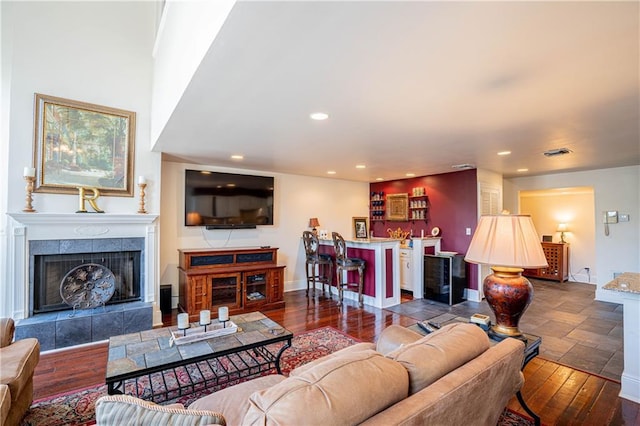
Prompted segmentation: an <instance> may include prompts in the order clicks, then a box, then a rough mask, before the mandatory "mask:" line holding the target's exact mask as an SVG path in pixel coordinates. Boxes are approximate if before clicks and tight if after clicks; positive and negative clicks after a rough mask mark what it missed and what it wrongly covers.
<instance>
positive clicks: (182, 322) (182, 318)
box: [178, 314, 189, 330]
mask: <svg viewBox="0 0 640 426" xmlns="http://www.w3.org/2000/svg"><path fill="white" fill-rule="evenodd" d="M178 328H179V329H181V330H183V329H185V328H189V314H178Z"/></svg>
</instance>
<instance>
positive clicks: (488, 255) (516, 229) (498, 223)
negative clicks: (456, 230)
mask: <svg viewBox="0 0 640 426" xmlns="http://www.w3.org/2000/svg"><path fill="white" fill-rule="evenodd" d="M464 260H466V261H467V262H470V263H478V264H485V265H490V266H491V270H492V271H493V273H492V274H490V275H488V276H487V277H486V278H485V280H484V283H483V292H484V296H485V298H486V299H487V303H488V304H489V307H490V308H491V310H492V311H493V313H494V314H495V317H496V324H495V325H494V326H492V327H491V330H490V331H489V332H490V333H491V334H492V335H493V336H494V337H496V338H498V339H502V338H506V337H515V338H522V332H521V331H520V330H519V329H518V322H519V321H520V318H521V317H522V314H523V313H524V311H525V310H526V309H527V307H528V306H529V304H530V303H531V301H532V300H533V286H532V285H531V283H530V282H529V280H528V279H526V278H525V277H523V276H522V271H523V270H524V269H535V268H545V267H547V266H548V265H547V259H546V258H545V255H544V252H543V251H542V245H541V244H540V241H538V233H537V232H536V229H535V227H534V226H533V221H532V220H531V216H525V215H509V214H501V215H495V216H482V217H481V218H480V222H479V223H478V227H477V228H476V232H475V233H474V234H473V238H472V239H471V244H470V245H469V250H468V251H467V254H466V256H465V258H464Z"/></svg>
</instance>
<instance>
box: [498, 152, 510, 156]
mask: <svg viewBox="0 0 640 426" xmlns="http://www.w3.org/2000/svg"><path fill="white" fill-rule="evenodd" d="M509 154H511V151H500V152H499V153H498V155H509Z"/></svg>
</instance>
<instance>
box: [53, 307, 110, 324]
mask: <svg viewBox="0 0 640 426" xmlns="http://www.w3.org/2000/svg"><path fill="white" fill-rule="evenodd" d="M96 309H102V308H96ZM93 312H94V310H93V309H76V310H75V311H73V310H71V311H62V312H58V317H57V318H56V320H57V321H64V320H66V319H69V318H80V317H90V316H91V315H93Z"/></svg>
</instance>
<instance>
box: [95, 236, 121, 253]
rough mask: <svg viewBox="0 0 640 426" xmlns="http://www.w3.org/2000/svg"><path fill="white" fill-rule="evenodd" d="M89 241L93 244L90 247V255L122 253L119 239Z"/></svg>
mask: <svg viewBox="0 0 640 426" xmlns="http://www.w3.org/2000/svg"><path fill="white" fill-rule="evenodd" d="M91 241H92V243H93V245H92V247H91V252H92V253H99V252H116V251H122V239H121V238H101V239H99V240H91Z"/></svg>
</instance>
